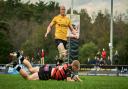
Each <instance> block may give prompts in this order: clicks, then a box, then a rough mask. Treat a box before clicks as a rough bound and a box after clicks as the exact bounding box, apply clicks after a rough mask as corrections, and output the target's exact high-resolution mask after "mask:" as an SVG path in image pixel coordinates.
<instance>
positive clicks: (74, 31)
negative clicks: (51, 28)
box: [69, 24, 77, 35]
mask: <svg viewBox="0 0 128 89" xmlns="http://www.w3.org/2000/svg"><path fill="white" fill-rule="evenodd" d="M69 29H70V30H71V32H72V34H73V35H76V33H77V31H76V30H75V29H74V28H73V26H72V25H71V24H70V25H69Z"/></svg>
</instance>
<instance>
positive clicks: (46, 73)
mask: <svg viewBox="0 0 128 89" xmlns="http://www.w3.org/2000/svg"><path fill="white" fill-rule="evenodd" d="M51 70H52V67H51V66H50V65H48V64H46V65H44V66H42V67H40V69H39V72H38V76H39V79H40V80H48V79H51Z"/></svg>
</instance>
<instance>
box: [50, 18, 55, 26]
mask: <svg viewBox="0 0 128 89" xmlns="http://www.w3.org/2000/svg"><path fill="white" fill-rule="evenodd" d="M55 24H56V17H54V18H53V20H52V21H51V25H55Z"/></svg>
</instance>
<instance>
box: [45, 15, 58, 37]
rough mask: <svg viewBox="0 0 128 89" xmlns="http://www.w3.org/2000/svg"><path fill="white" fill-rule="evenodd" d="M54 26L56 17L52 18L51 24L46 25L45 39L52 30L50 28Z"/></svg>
mask: <svg viewBox="0 0 128 89" xmlns="http://www.w3.org/2000/svg"><path fill="white" fill-rule="evenodd" d="M55 24H56V17H54V18H53V20H52V21H51V23H50V24H49V25H48V27H47V31H46V33H45V37H46V38H47V35H48V34H49V33H50V31H51V30H52V26H53V25H55Z"/></svg>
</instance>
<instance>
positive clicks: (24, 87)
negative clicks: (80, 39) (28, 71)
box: [0, 74, 128, 89]
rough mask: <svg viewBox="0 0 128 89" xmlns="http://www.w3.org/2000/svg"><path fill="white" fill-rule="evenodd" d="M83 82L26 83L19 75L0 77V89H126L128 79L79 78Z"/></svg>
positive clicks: (105, 77)
mask: <svg viewBox="0 0 128 89" xmlns="http://www.w3.org/2000/svg"><path fill="white" fill-rule="evenodd" d="M81 79H82V80H83V82H66V81H56V80H48V81H41V80H38V81H37V80H36V81H28V80H24V79H23V78H22V77H21V76H20V75H3V74H1V75H0V89H128V77H112V76H81Z"/></svg>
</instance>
